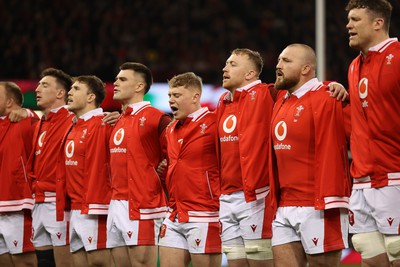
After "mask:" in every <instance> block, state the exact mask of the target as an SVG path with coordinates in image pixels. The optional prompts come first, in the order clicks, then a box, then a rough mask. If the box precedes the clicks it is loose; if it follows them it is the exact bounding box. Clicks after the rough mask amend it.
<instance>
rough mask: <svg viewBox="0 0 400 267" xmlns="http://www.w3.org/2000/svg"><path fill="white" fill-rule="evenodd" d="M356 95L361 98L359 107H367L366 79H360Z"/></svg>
mask: <svg viewBox="0 0 400 267" xmlns="http://www.w3.org/2000/svg"><path fill="white" fill-rule="evenodd" d="M358 94H359V95H360V98H361V100H362V101H361V106H362V107H363V108H367V107H368V101H367V100H366V98H367V96H368V79H367V78H362V79H361V80H360V82H359V83H358Z"/></svg>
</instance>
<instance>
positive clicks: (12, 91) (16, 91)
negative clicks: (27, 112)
mask: <svg viewBox="0 0 400 267" xmlns="http://www.w3.org/2000/svg"><path fill="white" fill-rule="evenodd" d="M0 85H3V86H4V88H5V89H6V94H7V97H9V98H12V99H14V101H15V104H17V105H18V106H20V107H21V106H22V103H24V95H23V94H22V91H21V88H19V86H18V85H17V84H16V83H13V82H0Z"/></svg>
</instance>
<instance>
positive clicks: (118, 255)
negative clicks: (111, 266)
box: [110, 246, 131, 266]
mask: <svg viewBox="0 0 400 267" xmlns="http://www.w3.org/2000/svg"><path fill="white" fill-rule="evenodd" d="M110 252H111V256H112V258H113V260H114V263H115V266H131V261H130V259H129V253H128V247H125V246H122V247H115V248H112V249H111V250H110Z"/></svg>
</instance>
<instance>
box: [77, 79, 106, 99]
mask: <svg viewBox="0 0 400 267" xmlns="http://www.w3.org/2000/svg"><path fill="white" fill-rule="evenodd" d="M73 80H74V82H80V83H84V84H86V85H87V87H88V89H89V92H90V93H93V94H94V95H95V96H96V100H95V103H96V107H99V106H100V105H101V103H102V102H103V100H104V98H105V97H106V89H105V85H104V83H103V81H102V80H101V79H100V78H99V77H97V76H95V75H81V76H78V77H75V78H74V79H73Z"/></svg>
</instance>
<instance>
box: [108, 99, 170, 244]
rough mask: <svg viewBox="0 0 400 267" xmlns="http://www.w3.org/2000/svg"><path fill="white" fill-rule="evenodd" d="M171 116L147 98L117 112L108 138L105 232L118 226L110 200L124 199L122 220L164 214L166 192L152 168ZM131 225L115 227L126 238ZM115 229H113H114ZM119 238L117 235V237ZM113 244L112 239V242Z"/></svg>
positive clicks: (155, 217)
mask: <svg viewBox="0 0 400 267" xmlns="http://www.w3.org/2000/svg"><path fill="white" fill-rule="evenodd" d="M170 121H171V119H170V118H169V117H168V116H167V115H165V114H164V113H163V112H161V111H160V110H158V109H156V108H153V107H152V106H151V105H150V103H149V102H139V103H135V104H131V105H129V106H128V107H127V109H126V110H125V112H124V113H123V114H122V115H121V116H120V119H119V120H118V122H117V124H116V125H115V127H114V130H113V132H112V134H111V138H110V154H111V161H110V165H111V176H112V196H111V199H112V200H111V205H110V212H109V216H108V219H107V231H108V234H109V236H110V235H111V234H113V233H114V232H115V231H116V230H115V227H116V228H118V227H119V226H118V224H117V222H115V221H114V215H117V213H116V212H111V209H112V208H113V206H115V207H117V206H120V207H124V204H121V205H114V204H113V201H127V202H128V205H127V210H126V213H127V214H126V220H127V221H129V220H152V219H158V218H163V217H165V214H166V211H167V203H166V196H165V193H164V191H163V186H162V183H161V180H160V178H159V177H158V174H157V172H156V169H157V166H158V164H159V162H160V161H161V160H162V159H163V158H164V156H165V155H164V154H163V152H162V149H161V148H162V143H163V142H165V127H166V126H167V125H168V124H169V123H170ZM133 230H134V229H118V231H119V232H121V233H122V234H123V236H124V237H126V238H129V239H130V238H131V237H130V236H131V235H132V234H129V233H132V232H133ZM118 231H117V232H118ZM119 239H121V237H120V238H119ZM114 244H115V243H114Z"/></svg>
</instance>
